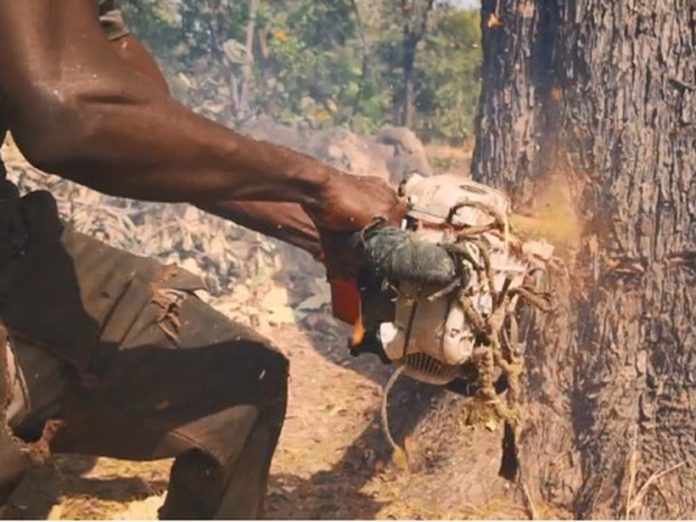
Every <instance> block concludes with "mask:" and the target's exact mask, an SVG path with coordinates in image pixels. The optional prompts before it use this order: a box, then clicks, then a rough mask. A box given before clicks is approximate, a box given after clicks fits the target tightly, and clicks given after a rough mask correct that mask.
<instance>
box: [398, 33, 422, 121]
mask: <svg viewBox="0 0 696 522" xmlns="http://www.w3.org/2000/svg"><path fill="white" fill-rule="evenodd" d="M417 46H418V40H417V39H416V38H415V37H414V36H413V35H409V34H406V35H404V42H403V53H404V62H403V66H402V67H403V71H404V99H403V105H402V109H401V125H403V126H404V127H411V125H412V124H413V111H414V96H415V85H414V82H415V78H414V72H415V71H414V65H415V61H416V48H417Z"/></svg>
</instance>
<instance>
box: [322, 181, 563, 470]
mask: <svg viewBox="0 0 696 522" xmlns="http://www.w3.org/2000/svg"><path fill="white" fill-rule="evenodd" d="M399 195H400V196H401V197H402V198H404V200H405V201H406V203H407V205H408V208H409V211H408V214H407V216H406V218H405V219H404V220H403V223H402V225H401V227H393V226H388V225H386V224H385V223H383V222H381V221H379V220H378V221H376V222H375V223H374V224H373V225H371V226H369V227H367V228H366V229H364V230H363V231H361V232H360V233H356V234H355V235H354V236H353V237H352V239H351V241H352V243H353V245H352V246H353V248H355V249H356V251H359V252H361V253H362V255H363V256H364V265H365V269H364V270H363V272H362V274H361V275H360V276H359V277H358V279H357V280H355V281H345V280H338V279H334V280H332V281H331V290H332V303H333V312H334V315H335V316H336V317H337V318H339V319H341V320H343V321H344V322H348V323H350V324H353V325H354V332H353V336H352V339H351V340H350V348H351V353H352V354H353V355H360V354H362V353H366V352H369V353H374V354H377V355H378V356H379V357H380V358H381V359H382V361H383V362H384V363H387V364H393V365H395V366H396V368H397V369H396V371H395V372H394V374H393V375H392V377H391V378H390V379H389V381H388V382H387V384H386V386H385V389H384V395H383V403H382V426H383V428H384V432H385V435H386V437H387V439H388V440H389V442H390V444H391V445H392V447H393V448H394V450H395V452H397V453H401V454H402V455H403V456H405V457H406V462H408V457H407V456H406V455H405V452H404V451H403V450H402V449H401V448H400V447H399V446H398V445H397V444H396V442H395V441H394V439H393V438H392V436H391V434H390V431H389V426H388V420H387V414H386V406H387V400H388V394H389V390H390V389H391V387H392V386H393V384H394V383H395V381H396V379H397V378H398V377H399V375H402V374H404V375H407V376H409V377H411V378H413V379H416V380H418V381H421V382H425V383H429V384H432V385H437V386H442V387H445V388H447V389H449V390H451V391H454V392H457V393H460V394H462V395H466V396H473V397H478V398H481V399H482V401H481V404H484V406H485V407H488V408H491V409H492V411H491V414H492V415H493V416H495V417H496V418H498V419H499V420H501V421H504V423H505V427H506V434H509V436H510V437H509V438H510V440H511V441H512V442H511V443H510V444H508V446H510V447H511V448H514V446H515V444H514V439H515V437H516V432H517V428H518V427H519V424H518V419H519V415H518V411H517V408H518V404H517V403H518V402H519V388H520V386H519V376H520V374H521V368H522V362H521V358H522V350H523V344H522V343H521V342H520V339H519V334H518V331H519V329H518V326H517V319H516V316H517V313H516V310H517V308H518V305H519V303H520V301H526V302H527V303H530V304H532V305H535V306H537V307H538V308H541V309H542V310H545V311H548V310H550V303H551V299H550V295H548V294H545V293H544V292H540V291H539V290H538V289H537V288H536V286H537V281H538V278H537V277H536V274H537V273H538V272H539V271H542V272H543V271H545V270H546V268H547V266H549V264H551V263H552V261H553V250H554V249H553V246H552V245H550V244H549V243H547V242H545V241H539V240H534V241H531V240H530V241H523V240H522V239H520V238H519V237H517V236H516V235H515V233H514V231H513V230H511V226H510V218H511V217H512V216H511V203H510V200H509V199H508V198H507V196H505V194H503V193H502V192H500V191H498V190H496V189H493V188H491V187H488V186H486V185H482V184H480V183H476V182H473V181H470V180H468V179H462V178H460V177H456V176H450V175H445V176H434V177H423V176H421V175H419V174H414V175H412V176H411V177H409V178H408V179H407V180H405V181H404V182H403V183H402V184H401V186H400V188H399ZM503 391H507V393H506V397H505V399H501V398H500V397H499V395H500V394H501V393H502V392H503ZM506 437H507V435H506ZM515 451H516V450H512V453H515ZM504 460H505V459H504ZM512 460H515V461H516V457H513V458H512ZM504 467H505V465H504V466H502V467H501V474H502V475H504V476H507V472H503V471H502V470H503V468H504ZM513 475H514V472H511V473H510V474H509V476H508V478H511V477H512V476H513Z"/></svg>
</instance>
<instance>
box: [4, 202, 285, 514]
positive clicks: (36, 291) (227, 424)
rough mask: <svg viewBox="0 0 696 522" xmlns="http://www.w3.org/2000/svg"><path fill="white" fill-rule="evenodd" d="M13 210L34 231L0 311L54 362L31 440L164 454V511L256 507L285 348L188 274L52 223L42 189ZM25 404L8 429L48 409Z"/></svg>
mask: <svg viewBox="0 0 696 522" xmlns="http://www.w3.org/2000/svg"><path fill="white" fill-rule="evenodd" d="M22 211H23V213H24V214H25V216H26V218H27V222H28V225H29V228H30V232H32V233H31V236H30V237H32V238H33V241H32V243H30V244H29V245H28V247H27V250H26V253H24V255H23V256H22V257H21V259H17V260H16V261H14V262H13V263H11V264H10V265H8V266H6V267H4V268H3V270H2V271H0V298H1V299H0V317H2V319H3V321H4V322H5V324H6V326H7V328H8V330H9V331H10V335H11V336H12V338H13V340H14V341H15V342H14V343H13V346H16V347H17V350H18V351H20V352H21V351H22V347H25V349H27V350H28V348H27V347H31V350H33V353H34V355H35V354H36V351H37V350H40V351H45V353H46V354H50V356H51V357H55V358H56V359H58V360H61V361H62V362H63V367H64V371H65V378H64V379H61V382H62V383H63V390H62V392H61V393H59V394H57V395H56V397H55V401H53V402H52V401H45V402H46V404H47V406H48V407H47V408H43V411H47V412H53V411H56V412H57V413H56V414H55V415H53V419H54V420H53V421H51V422H49V423H48V424H47V429H46V431H45V432H44V436H43V441H44V442H47V443H49V445H50V448H51V450H52V451H56V452H66V453H67V452H75V453H82V454H92V455H103V456H112V457H116V458H125V459H133V460H152V459H160V458H168V457H176V461H175V464H174V466H173V469H172V476H171V484H170V488H169V492H168V495H167V499H166V502H165V505H164V507H163V508H162V512H161V515H162V516H163V517H169V518H210V517H223V518H235V517H242V518H251V517H255V516H258V515H259V514H260V507H261V505H262V501H263V496H264V492H265V484H266V480H267V476H268V469H269V465H270V460H271V456H272V454H273V451H274V449H275V445H276V443H277V439H278V435H279V433H280V429H281V425H282V422H283V417H284V413H285V404H286V392H287V370H288V362H287V359H286V358H285V357H284V356H283V355H282V354H280V353H279V352H278V351H276V350H275V349H273V348H272V347H271V346H270V345H269V343H268V342H267V341H266V340H264V339H263V338H261V337H260V336H258V335H256V334H255V333H254V332H253V331H251V330H249V329H247V328H245V327H243V326H240V325H237V324H235V323H232V322H231V321H229V320H228V319H227V318H225V317H224V316H222V315H221V314H219V313H217V312H215V311H214V310H212V309H211V308H210V307H209V306H207V305H205V304H204V303H203V302H202V301H200V300H199V299H198V298H197V297H196V296H195V293H194V290H195V289H196V288H198V287H200V282H199V281H198V280H196V278H194V277H193V276H191V275H190V274H188V273H187V272H185V271H182V270H180V269H177V268H176V267H164V266H162V265H160V264H158V263H156V262H154V261H152V260H149V259H145V258H139V257H137V256H133V255H130V254H128V253H126V252H123V251H120V250H117V249H113V248H110V247H108V246H106V245H104V244H103V243H100V242H99V241H96V240H94V239H92V238H89V237H87V236H84V235H82V234H77V233H75V232H73V231H71V230H70V228H69V227H63V226H62V225H61V224H60V222H59V221H58V220H57V215H56V212H55V205H53V204H52V199H51V198H50V197H49V196H48V195H46V194H40V193H36V194H32V195H31V197H27V198H26V201H25V202H23V207H22ZM27 353H28V352H27ZM17 355H18V357H17V359H18V360H20V362H21V360H22V359H24V357H23V356H22V353H18V354H17ZM24 355H26V354H24ZM26 360H28V359H26ZM24 371H25V373H26V374H31V369H30V368H24ZM30 395H31V390H30ZM53 403H55V404H53ZM56 405H57V408H55V407H54V406H56ZM33 413H35V415H33V416H32V415H31V414H30V415H28V416H27V417H26V418H25V419H24V420H23V421H22V425H20V426H17V428H16V431H17V433H20V434H21V433H23V432H25V431H27V430H28V431H31V428H32V426H36V425H37V421H38V424H39V425H40V424H42V422H43V420H46V419H45V418H42V417H43V416H45V414H44V415H42V414H38V413H36V412H33ZM37 415H38V418H37Z"/></svg>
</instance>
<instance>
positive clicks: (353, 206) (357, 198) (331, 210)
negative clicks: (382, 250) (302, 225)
mask: <svg viewBox="0 0 696 522" xmlns="http://www.w3.org/2000/svg"><path fill="white" fill-rule="evenodd" d="M305 210H306V211H307V214H309V216H310V217H311V218H312V219H313V220H314V223H315V224H316V225H317V228H318V229H319V231H320V232H326V233H328V232H332V231H333V232H355V231H358V230H362V229H363V228H365V227H366V226H367V225H369V224H370V223H372V222H373V221H374V220H375V219H377V218H383V219H384V220H386V221H387V222H388V223H391V224H393V225H398V224H399V223H400V222H401V220H402V219H403V217H404V216H405V215H406V206H405V205H404V203H403V202H402V201H401V200H399V198H398V196H397V194H396V192H395V191H394V189H392V188H391V187H390V186H389V185H388V184H387V183H386V182H385V181H384V180H382V179H380V178H376V177H371V176H351V175H349V174H340V173H337V174H334V175H332V176H330V177H329V178H328V180H327V181H326V183H325V184H324V186H323V190H322V193H321V195H320V197H319V199H318V204H317V205H313V206H310V205H305Z"/></svg>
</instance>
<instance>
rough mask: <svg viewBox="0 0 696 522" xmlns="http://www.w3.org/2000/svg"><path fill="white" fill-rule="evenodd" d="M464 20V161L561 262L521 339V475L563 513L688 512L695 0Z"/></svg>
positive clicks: (488, 12) (488, 9)
mask: <svg viewBox="0 0 696 522" xmlns="http://www.w3.org/2000/svg"><path fill="white" fill-rule="evenodd" d="M496 4H498V5H496ZM498 20H500V22H502V25H500V23H499V22H498ZM482 25H483V34H484V42H483V44H484V64H483V89H482V97H481V105H480V112H479V121H478V142H477V146H476V151H475V158H474V164H473V174H474V177H475V178H477V179H478V180H482V181H484V182H486V183H490V184H493V185H497V186H500V187H502V188H504V189H506V191H507V192H508V193H510V194H511V195H512V196H513V199H514V202H515V205H516V207H517V209H522V210H527V211H530V212H531V213H533V214H536V215H537V216H539V217H542V218H545V219H546V222H545V223H542V226H540V227H539V231H540V232H542V233H543V232H544V231H546V232H548V231H550V230H551V228H550V227H555V228H556V230H555V232H558V229H561V232H563V233H564V242H563V243H562V244H561V245H560V246H559V250H560V251H561V252H562V253H563V254H564V257H565V258H566V264H567V267H568V273H567V274H566V275H565V276H563V275H562V274H555V275H554V276H553V277H552V279H553V281H552V283H551V284H552V285H553V286H554V288H555V290H556V292H557V296H558V313H557V314H555V315H553V316H549V317H547V318H542V317H538V318H537V320H536V321H535V327H534V328H533V329H532V333H531V334H530V337H529V339H528V345H527V352H526V370H527V386H526V390H527V393H526V399H525V400H526V411H527V420H526V423H525V429H524V431H523V434H522V442H521V460H522V471H523V474H522V480H523V481H524V482H525V483H526V484H527V485H528V487H529V491H530V494H531V497H532V498H533V499H534V502H535V503H537V505H544V504H545V505H547V506H559V507H565V508H569V509H571V510H572V511H573V512H574V513H575V515H576V516H578V517H597V516H599V517H614V516H621V517H623V516H626V514H627V512H628V514H629V515H631V516H639V517H648V518H652V517H670V518H671V517H687V518H688V517H692V518H693V517H694V516H696V4H695V3H694V2H693V0H611V1H609V0H497V1H496V0H484V1H483V7H482Z"/></svg>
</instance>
